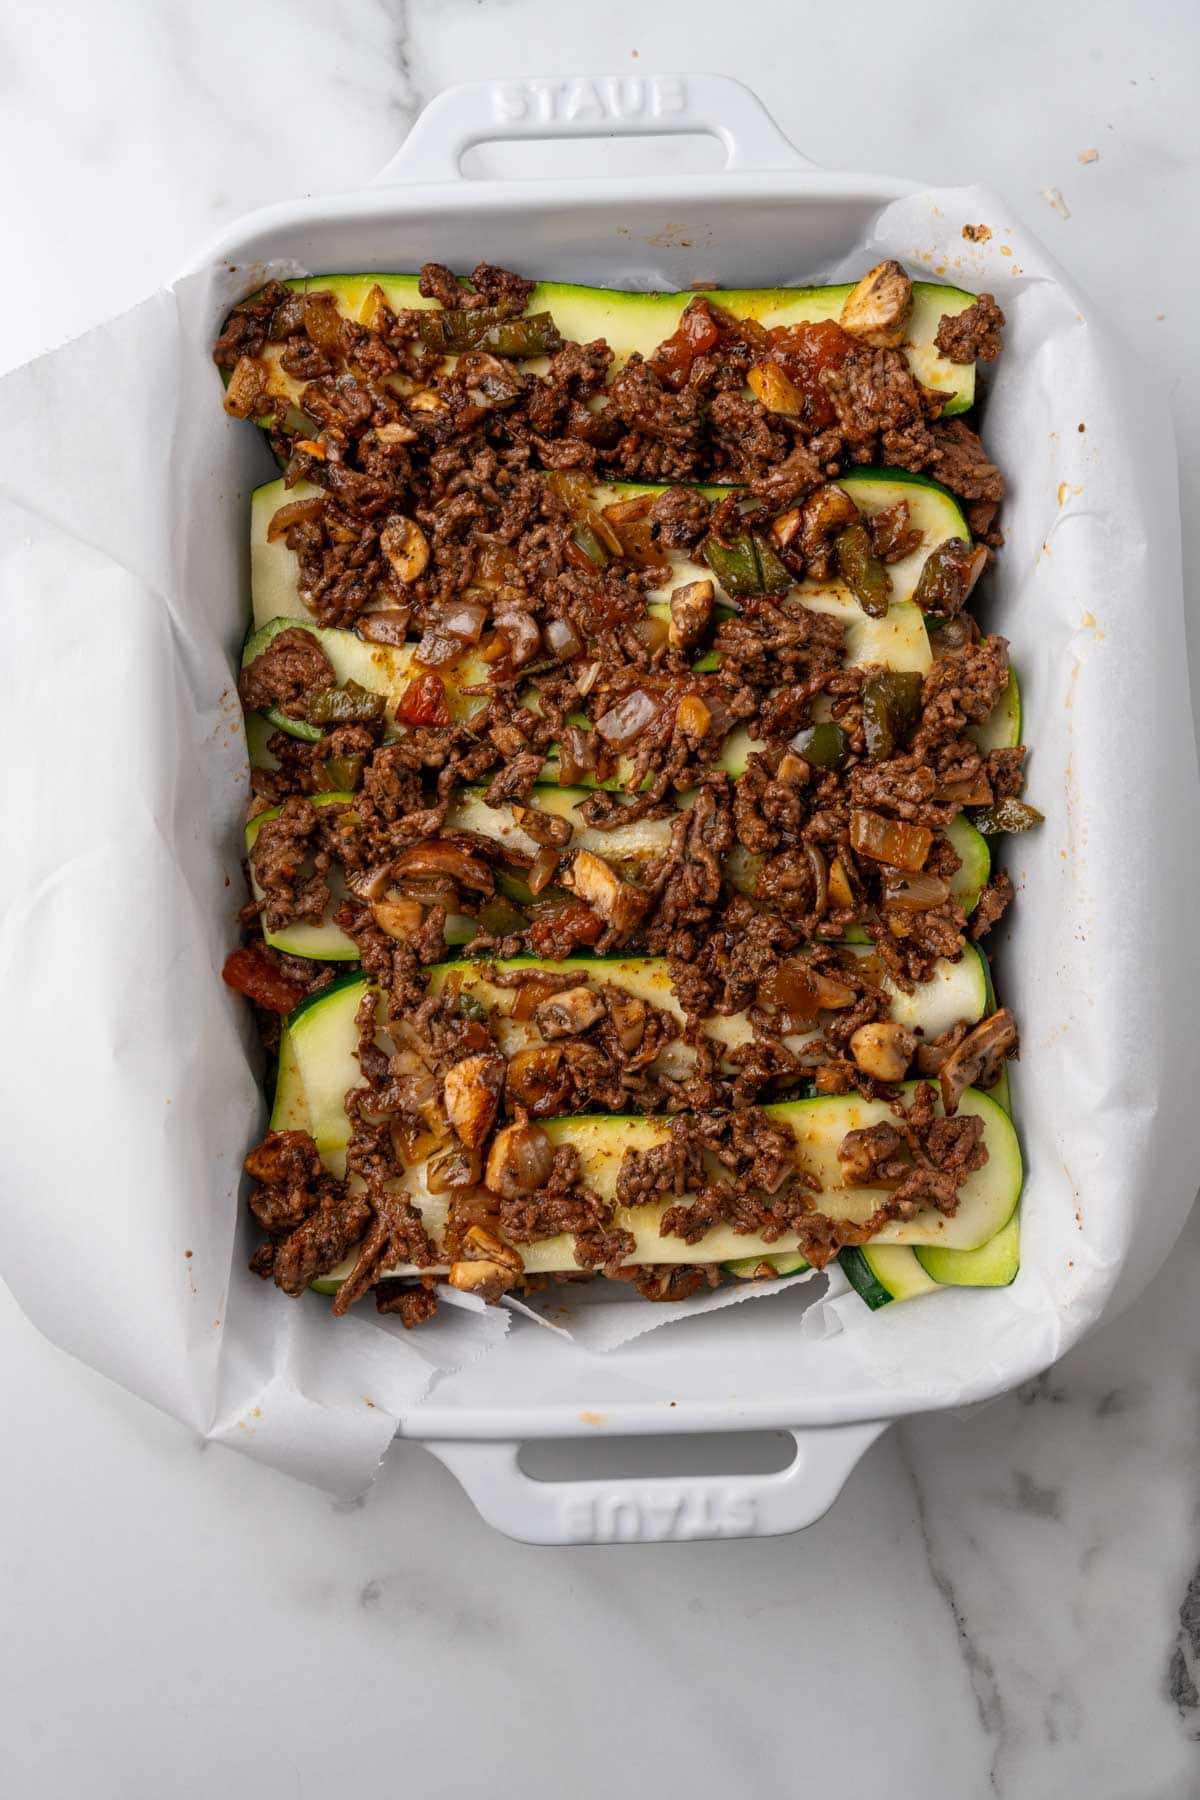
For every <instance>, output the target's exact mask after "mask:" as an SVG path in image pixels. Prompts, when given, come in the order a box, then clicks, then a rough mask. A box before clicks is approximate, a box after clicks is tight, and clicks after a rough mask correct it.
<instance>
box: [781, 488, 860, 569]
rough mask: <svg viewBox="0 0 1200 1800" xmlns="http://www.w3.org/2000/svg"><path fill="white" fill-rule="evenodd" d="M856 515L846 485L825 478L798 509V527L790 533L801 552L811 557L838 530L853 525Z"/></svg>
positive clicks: (822, 550) (824, 548) (826, 546)
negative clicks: (842, 485) (825, 480)
mask: <svg viewBox="0 0 1200 1800" xmlns="http://www.w3.org/2000/svg"><path fill="white" fill-rule="evenodd" d="M858 516H859V515H858V508H857V506H855V504H854V502H853V500H852V499H851V498H850V496H849V494H848V493H847V492H846V490H845V488H840V487H838V485H837V483H836V482H833V481H827V482H826V483H825V486H824V487H819V488H818V489H817V491H816V493H815V494H810V495H809V496H808V499H807V500H806V501H805V502H804V505H803V506H802V507H801V508H800V524H799V529H798V532H793V533H792V536H793V537H795V538H796V540H797V548H798V549H799V550H800V551H801V553H802V555H803V556H804V557H806V558H807V559H809V560H811V559H813V558H816V557H819V556H821V555H822V554H823V553H825V552H827V551H828V549H829V547H830V545H831V543H832V541H833V539H834V538H835V537H836V536H837V534H838V532H839V531H842V530H844V529H845V527H846V526H847V525H853V524H854V523H855V521H856V520H857V518H858ZM789 541H790V540H789Z"/></svg>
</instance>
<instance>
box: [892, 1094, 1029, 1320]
mask: <svg viewBox="0 0 1200 1800" xmlns="http://www.w3.org/2000/svg"><path fill="white" fill-rule="evenodd" d="M994 1092H995V1090H994V1089H993V1094H994ZM913 1254H914V1255H915V1256H916V1259H917V1261H918V1262H919V1263H920V1265H921V1267H922V1268H923V1269H924V1271H925V1273H926V1274H927V1275H929V1276H931V1277H932V1278H933V1280H934V1281H935V1282H936V1283H937V1285H938V1286H939V1287H1010V1286H1011V1285H1012V1283H1013V1282H1014V1281H1015V1280H1016V1278H1017V1271H1018V1269H1019V1268H1020V1266H1021V1219H1020V1214H1019V1212H1015V1213H1014V1214H1013V1216H1012V1218H1011V1219H1010V1220H1009V1221H1008V1223H1007V1225H1005V1226H1003V1227H1002V1228H1001V1229H1000V1230H999V1231H998V1232H997V1233H996V1235H995V1237H994V1238H990V1239H989V1240H988V1242H987V1243H986V1244H982V1245H981V1246H980V1247H979V1249H978V1250H944V1249H941V1248H939V1247H938V1246H937V1245H924V1246H922V1247H920V1248H919V1249H917V1250H915V1251H914V1253H913Z"/></svg>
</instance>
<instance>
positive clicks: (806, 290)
mask: <svg viewBox="0 0 1200 1800" xmlns="http://www.w3.org/2000/svg"><path fill="white" fill-rule="evenodd" d="M284 285H285V286H287V287H290V288H292V289H294V290H295V291H297V292H308V293H313V294H316V293H331V294H332V295H333V296H334V298H335V300H336V302H337V307H338V311H339V312H340V313H341V314H342V315H343V317H345V318H348V319H354V320H355V321H359V320H361V319H363V318H364V317H369V316H370V309H372V307H373V302H372V298H371V296H372V291H373V289H375V288H376V287H379V288H382V290H383V293H384V297H385V299H386V300H387V303H388V305H389V306H390V307H391V308H392V310H393V311H396V312H400V311H405V312H407V311H413V310H419V311H426V310H430V309H432V308H433V307H435V306H436V305H437V302H436V301H433V300H427V299H426V298H425V296H424V295H423V294H422V293H421V292H420V290H419V286H418V277H417V276H416V275H388V274H333V275H308V276H300V277H298V278H295V279H293V280H291V281H288V282H286V283H285V284H284ZM464 285H465V284H464ZM853 286H854V284H853V282H844V283H839V284H838V285H836V286H833V287H777V288H711V289H708V290H707V292H706V297H707V298H708V299H709V300H711V301H713V303H714V304H715V305H717V306H720V307H723V308H724V310H725V311H726V312H730V313H733V314H734V316H735V317H736V318H739V319H755V320H757V322H758V323H759V324H760V325H763V326H765V327H766V328H767V329H768V330H769V329H770V328H772V327H773V326H777V325H807V324H816V323H818V322H819V321H821V320H824V319H833V320H837V319H838V318H839V317H840V315H841V311H842V307H843V306H844V305H845V303H846V299H847V297H848V295H849V294H850V292H851V289H852V288H853ZM701 291H704V290H694V291H689V292H687V293H681V294H646V293H628V292H621V291H619V290H617V289H614V288H593V287H577V286H574V285H573V284H571V283H567V282H560V281H539V282H538V284H537V286H536V287H535V288H534V290H533V292H532V294H531V295H530V297H529V302H528V305H527V306H526V309H525V311H526V314H527V315H533V314H536V313H545V312H548V313H550V314H551V315H552V316H553V319H554V323H555V324H556V325H557V327H558V329H559V331H560V332H561V333H562V335H563V337H564V338H567V339H569V340H571V341H574V342H576V343H580V344H590V343H591V342H593V340H594V339H596V338H604V339H605V340H606V341H607V342H608V344H609V346H610V347H611V349H612V350H613V352H614V356H615V364H614V366H615V367H617V368H619V367H620V366H621V365H622V364H623V363H625V362H627V361H628V360H629V358H630V357H631V356H632V355H634V354H635V353H638V354H640V355H642V356H652V355H653V353H654V352H655V350H657V349H658V346H659V345H660V344H661V343H664V342H665V340H666V339H667V338H669V337H670V336H671V334H672V332H673V331H674V330H675V328H676V327H677V325H678V324H679V320H680V317H681V316H682V314H683V311H684V308H685V307H686V306H687V305H688V304H689V302H690V301H692V300H694V299H696V297H697V293H698V292H701ZM977 298H978V296H977V295H975V294H968V293H964V292H963V290H962V289H961V288H955V287H943V286H942V285H941V284H940V283H937V282H931V281H914V282H913V306H912V313H911V315H910V318H909V324H908V339H907V342H906V343H905V345H904V354H905V356H906V358H907V360H908V364H909V367H910V368H911V370H912V372H913V374H914V375H915V376H916V378H917V380H918V381H920V382H921V383H922V384H923V386H925V387H927V388H932V389H933V390H934V391H935V392H936V393H939V394H945V395H946V396H947V398H946V404H945V406H944V407H943V409H942V416H943V417H944V418H949V417H952V416H953V415H954V414H955V413H961V412H966V411H967V409H968V408H969V407H970V406H972V405H973V404H974V400H975V365H974V364H973V363H952V362H950V361H949V360H948V359H947V358H946V357H944V356H942V355H940V354H939V352H938V350H937V348H936V346H935V344H934V339H935V337H936V335H937V328H938V323H939V321H940V320H941V318H942V317H943V315H944V314H946V313H950V314H954V315H957V314H958V313H961V312H965V311H966V309H967V307H969V306H973V305H974V303H975V301H976V299H977ZM283 350H284V346H283V345H282V344H268V345H266V346H265V348H264V350H263V353H262V355H263V360H264V361H265V362H266V363H267V364H268V367H269V369H270V377H269V383H268V392H269V393H271V394H272V395H278V396H280V397H282V398H284V399H286V400H288V401H290V402H291V403H292V404H293V405H296V406H298V404H299V400H300V395H301V393H302V392H303V389H304V386H305V384H304V382H303V381H298V380H296V379H295V378H294V377H292V376H290V375H288V374H286V373H285V372H284V370H283V369H282V368H281V366H280V357H281V356H282V354H283ZM527 366H529V367H531V368H535V369H536V368H538V367H539V366H541V367H545V359H539V358H534V359H529V361H528V365H527Z"/></svg>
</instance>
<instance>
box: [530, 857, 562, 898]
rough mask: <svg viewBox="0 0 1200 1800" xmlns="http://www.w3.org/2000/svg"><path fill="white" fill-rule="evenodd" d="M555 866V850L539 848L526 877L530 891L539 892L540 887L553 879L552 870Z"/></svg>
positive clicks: (556, 864)
mask: <svg viewBox="0 0 1200 1800" xmlns="http://www.w3.org/2000/svg"><path fill="white" fill-rule="evenodd" d="M557 867H558V851H557V850H551V849H549V848H545V849H542V850H539V851H538V853H537V855H536V856H535V857H534V859H533V861H532V862H531V863H530V865H529V873H528V875H527V877H526V879H527V880H528V882H529V891H530V893H532V894H540V893H541V891H542V889H543V888H544V887H546V886H547V885H548V883H549V882H550V881H551V880H552V879H553V877H554V871H555V870H556V869H557Z"/></svg>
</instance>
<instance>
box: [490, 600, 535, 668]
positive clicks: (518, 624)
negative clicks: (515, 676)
mask: <svg viewBox="0 0 1200 1800" xmlns="http://www.w3.org/2000/svg"><path fill="white" fill-rule="evenodd" d="M496 625H497V627H498V628H499V631H500V635H501V637H502V638H503V639H504V641H505V643H506V644H507V646H508V658H509V661H510V662H511V663H512V665H513V667H514V668H517V669H520V668H522V667H523V666H524V665H525V664H526V663H527V662H532V661H533V659H534V657H535V656H536V655H537V653H538V651H539V650H540V649H541V647H542V634H541V632H540V631H539V630H538V628H537V620H536V619H535V618H534V617H533V616H532V614H530V613H527V612H521V611H519V610H518V609H517V608H516V607H513V608H512V609H511V610H510V611H506V612H505V613H504V615H503V617H500V616H497V618H496Z"/></svg>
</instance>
